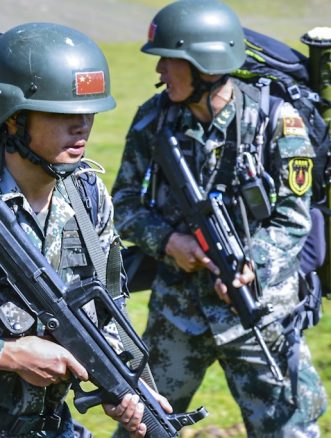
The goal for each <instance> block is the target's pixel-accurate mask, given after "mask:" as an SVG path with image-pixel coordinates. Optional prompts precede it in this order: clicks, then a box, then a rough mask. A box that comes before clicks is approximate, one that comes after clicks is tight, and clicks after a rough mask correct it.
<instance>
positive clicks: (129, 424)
mask: <svg viewBox="0 0 331 438" xmlns="http://www.w3.org/2000/svg"><path fill="white" fill-rule="evenodd" d="M125 414H126V412H125ZM125 414H123V422H124V423H126V426H125V427H126V428H127V430H128V431H129V432H134V431H136V430H137V429H138V427H139V425H140V423H141V421H142V418H143V414H144V405H143V404H142V403H138V404H137V405H136V406H135V409H134V412H133V413H132V415H131V417H130V419H129V421H126V420H127V419H126V418H125Z"/></svg>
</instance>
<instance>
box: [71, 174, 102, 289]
mask: <svg viewBox="0 0 331 438" xmlns="http://www.w3.org/2000/svg"><path fill="white" fill-rule="evenodd" d="M63 182H64V185H65V188H66V190H67V193H68V196H69V199H70V202H71V204H72V206H73V209H74V210H75V212H76V218H77V222H78V225H79V228H80V230H81V232H82V235H83V239H84V242H85V245H86V248H87V251H88V253H89V256H90V258H91V260H92V263H93V266H94V269H95V271H96V273H97V276H98V279H99V280H100V281H101V282H102V283H103V284H106V258H105V253H104V252H103V250H102V248H101V245H100V241H99V237H98V235H97V233H96V232H95V229H94V228H93V225H92V222H91V219H90V217H89V215H88V213H87V211H86V209H85V207H84V204H83V202H82V199H81V197H80V194H79V192H78V189H77V188H76V186H75V184H74V182H73V179H72V177H71V176H70V177H68V178H65V179H64V180H63Z"/></svg>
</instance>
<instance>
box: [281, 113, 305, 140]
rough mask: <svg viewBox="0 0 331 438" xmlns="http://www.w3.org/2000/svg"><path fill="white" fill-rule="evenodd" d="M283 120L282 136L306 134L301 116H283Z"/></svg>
mask: <svg viewBox="0 0 331 438" xmlns="http://www.w3.org/2000/svg"><path fill="white" fill-rule="evenodd" d="M283 121H284V124H283V133H284V136H294V137H297V136H298V137H304V136H305V135H306V129H305V125H304V123H303V121H302V119H301V117H298V116H292V117H284V119H283Z"/></svg>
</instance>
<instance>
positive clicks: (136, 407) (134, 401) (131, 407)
mask: <svg viewBox="0 0 331 438" xmlns="http://www.w3.org/2000/svg"><path fill="white" fill-rule="evenodd" d="M138 402H139V396H138V395H137V394H134V395H132V396H131V398H130V401H129V403H128V404H127V407H126V408H125V410H124V411H123V413H122V414H121V421H123V423H130V424H129V427H130V430H134V429H136V428H137V426H138V424H139V423H140V421H141V418H142V412H143V410H144V406H143V405H142V404H141V403H138ZM134 426H135V427H134Z"/></svg>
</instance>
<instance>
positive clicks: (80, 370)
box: [65, 351, 88, 382]
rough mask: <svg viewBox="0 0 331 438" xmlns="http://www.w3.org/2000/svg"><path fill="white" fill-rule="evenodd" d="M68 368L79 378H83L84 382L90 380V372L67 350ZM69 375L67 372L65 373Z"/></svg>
mask: <svg viewBox="0 0 331 438" xmlns="http://www.w3.org/2000/svg"><path fill="white" fill-rule="evenodd" d="M66 357H67V362H66V364H67V368H69V370H70V371H71V372H72V374H73V375H74V376H75V377H76V378H77V379H79V380H82V381H83V382H86V381H87V380H88V372H87V371H86V369H85V368H84V367H83V365H81V364H80V363H79V362H78V360H76V359H75V358H74V356H73V355H72V354H71V353H69V351H67V355H66ZM65 375H67V372H66V373H65Z"/></svg>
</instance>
